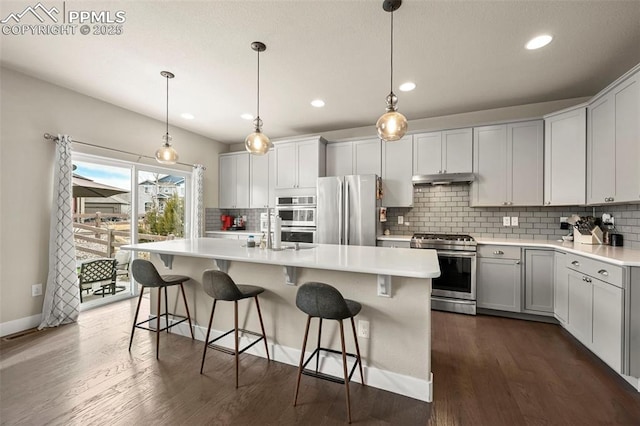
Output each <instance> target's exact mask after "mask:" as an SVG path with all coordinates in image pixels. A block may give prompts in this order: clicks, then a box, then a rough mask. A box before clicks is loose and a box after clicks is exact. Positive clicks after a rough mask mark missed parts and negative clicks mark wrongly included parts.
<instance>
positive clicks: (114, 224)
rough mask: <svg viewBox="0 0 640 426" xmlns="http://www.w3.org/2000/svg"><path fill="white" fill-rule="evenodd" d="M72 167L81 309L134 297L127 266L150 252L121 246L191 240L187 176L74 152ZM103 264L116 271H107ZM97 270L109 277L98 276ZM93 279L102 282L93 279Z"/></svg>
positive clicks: (167, 169)
mask: <svg viewBox="0 0 640 426" xmlns="http://www.w3.org/2000/svg"><path fill="white" fill-rule="evenodd" d="M73 164H74V172H73V195H74V196H73V206H72V208H73V214H74V216H73V217H74V241H75V245H76V264H77V272H78V278H79V279H78V285H79V288H80V292H81V295H82V297H81V299H82V304H81V308H83V309H85V308H89V307H94V306H98V305H102V304H105V303H110V302H113V301H117V300H121V299H124V298H128V297H132V296H135V295H137V294H138V286H137V285H135V282H134V280H133V278H132V277H131V276H130V274H129V266H130V264H131V261H132V259H134V258H135V257H142V258H147V259H148V258H149V253H143V252H139V253H132V252H130V251H128V250H121V249H120V247H121V246H123V245H125V244H130V243H132V242H133V243H135V242H149V241H163V240H166V239H174V238H185V237H188V236H189V232H190V220H189V218H190V217H191V216H190V212H191V206H190V197H189V195H190V188H191V173H189V172H183V171H179V170H172V169H169V168H164V167H154V166H143V165H139V164H134V163H130V162H124V161H118V160H113V159H109V158H104V157H96V156H90V155H85V154H77V153H74V154H73ZM104 265H108V266H109V268H112V266H111V265H113V268H115V269H109V268H106V270H105V267H104ZM96 270H99V271H100V273H103V274H106V275H110V277H106V276H105V277H97V276H96V273H97V272H96ZM109 271H111V273H110V272H109ZM114 271H115V285H114V280H113V279H112V276H113V272H114ZM97 278H105V280H102V281H94V279H97ZM89 281H91V282H89Z"/></svg>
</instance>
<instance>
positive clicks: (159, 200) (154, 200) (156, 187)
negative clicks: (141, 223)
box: [138, 175, 185, 213]
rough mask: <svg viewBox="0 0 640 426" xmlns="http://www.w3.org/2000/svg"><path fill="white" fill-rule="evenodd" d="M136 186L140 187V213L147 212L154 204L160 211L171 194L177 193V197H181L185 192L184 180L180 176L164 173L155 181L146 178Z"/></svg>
mask: <svg viewBox="0 0 640 426" xmlns="http://www.w3.org/2000/svg"><path fill="white" fill-rule="evenodd" d="M138 187H139V189H140V190H139V191H138V211H139V212H140V213H142V212H148V211H149V210H151V209H153V207H154V206H155V205H157V206H158V211H159V212H160V213H162V212H163V211H164V207H165V205H166V202H167V200H169V199H170V198H171V196H172V195H173V194H178V197H180V198H183V197H184V193H185V181H184V178H183V177H180V176H172V175H166V176H164V177H161V178H159V179H158V180H157V181H155V180H149V179H147V180H145V181H143V182H140V183H139V184H138Z"/></svg>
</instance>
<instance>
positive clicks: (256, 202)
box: [249, 150, 275, 209]
mask: <svg viewBox="0 0 640 426" xmlns="http://www.w3.org/2000/svg"><path fill="white" fill-rule="evenodd" d="M249 167H250V173H249V207H250V208H252V209H260V208H265V207H275V195H274V184H275V154H274V153H273V150H271V151H269V152H268V153H267V154H266V155H250V156H249Z"/></svg>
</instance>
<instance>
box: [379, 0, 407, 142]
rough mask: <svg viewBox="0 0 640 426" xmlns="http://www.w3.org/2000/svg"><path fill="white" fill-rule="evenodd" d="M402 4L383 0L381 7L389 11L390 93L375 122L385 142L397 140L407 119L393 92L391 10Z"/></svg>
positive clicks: (394, 0)
mask: <svg viewBox="0 0 640 426" xmlns="http://www.w3.org/2000/svg"><path fill="white" fill-rule="evenodd" d="M401 5H402V0H385V1H384V2H383V3H382V8H383V9H384V10H385V11H386V12H389V13H391V93H389V95H388V96H387V99H386V101H387V112H386V113H384V114H382V116H380V118H379V119H378V122H377V123H376V129H377V130H378V136H380V139H382V140H384V141H386V142H392V141H397V140H399V139H401V138H402V137H403V136H404V134H405V133H406V132H407V119H406V118H405V116H404V115H402V114H400V113H399V112H398V97H397V96H396V95H395V93H393V12H394V11H395V10H398V9H399V8H400V6H401Z"/></svg>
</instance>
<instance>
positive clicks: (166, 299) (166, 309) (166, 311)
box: [164, 286, 170, 333]
mask: <svg viewBox="0 0 640 426" xmlns="http://www.w3.org/2000/svg"><path fill="white" fill-rule="evenodd" d="M164 322H165V326H166V327H167V333H169V330H170V328H169V296H167V287H166V286H165V288H164Z"/></svg>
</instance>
